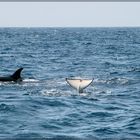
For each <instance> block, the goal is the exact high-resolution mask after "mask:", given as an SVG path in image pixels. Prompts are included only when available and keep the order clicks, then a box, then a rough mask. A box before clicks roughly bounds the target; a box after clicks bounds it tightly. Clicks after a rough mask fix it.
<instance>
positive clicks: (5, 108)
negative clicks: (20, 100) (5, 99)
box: [0, 103, 15, 112]
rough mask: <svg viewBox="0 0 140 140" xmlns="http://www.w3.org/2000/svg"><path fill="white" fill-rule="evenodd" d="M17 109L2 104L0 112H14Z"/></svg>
mask: <svg viewBox="0 0 140 140" xmlns="http://www.w3.org/2000/svg"><path fill="white" fill-rule="evenodd" d="M14 109H15V106H14V105H7V104H4V103H2V104H0V112H8V111H13V110H14Z"/></svg>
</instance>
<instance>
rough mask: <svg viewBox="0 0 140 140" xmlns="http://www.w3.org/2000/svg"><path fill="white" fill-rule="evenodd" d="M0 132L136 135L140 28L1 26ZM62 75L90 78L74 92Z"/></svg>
mask: <svg viewBox="0 0 140 140" xmlns="http://www.w3.org/2000/svg"><path fill="white" fill-rule="evenodd" d="M19 67H23V68H24V69H23V71H22V74H21V75H22V77H23V78H24V79H23V82H22V83H19V84H17V83H2V82H0V138H56V139H64V138H65V139H84V140H85V139H93V138H97V139H98V138H99V139H101V138H118V139H119V138H120V139H122V138H140V28H0V76H3V75H10V74H12V73H13V72H14V71H15V70H16V69H18V68H19ZM67 77H81V78H89V79H91V78H94V80H93V83H92V84H91V85H90V86H89V87H87V88H86V89H85V90H84V93H83V94H79V93H77V91H76V90H74V89H73V88H71V87H70V86H69V85H68V84H67V83H66V81H65V78H67Z"/></svg>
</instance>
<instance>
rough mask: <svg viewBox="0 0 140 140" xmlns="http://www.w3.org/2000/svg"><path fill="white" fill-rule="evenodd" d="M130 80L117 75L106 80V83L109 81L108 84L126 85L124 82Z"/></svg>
mask: <svg viewBox="0 0 140 140" xmlns="http://www.w3.org/2000/svg"><path fill="white" fill-rule="evenodd" d="M128 82H129V80H128V79H126V78H116V77H115V78H111V79H108V80H106V83H107V84H119V85H124V84H127V83H128Z"/></svg>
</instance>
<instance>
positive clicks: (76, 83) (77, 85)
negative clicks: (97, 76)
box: [66, 78, 93, 93]
mask: <svg viewBox="0 0 140 140" xmlns="http://www.w3.org/2000/svg"><path fill="white" fill-rule="evenodd" d="M92 81H93V79H91V80H89V79H69V78H66V82H67V83H68V84H69V85H70V86H71V87H73V88H74V89H76V90H77V91H78V92H79V93H83V89H85V88H86V87H88V86H89V85H90V84H91V83H92Z"/></svg>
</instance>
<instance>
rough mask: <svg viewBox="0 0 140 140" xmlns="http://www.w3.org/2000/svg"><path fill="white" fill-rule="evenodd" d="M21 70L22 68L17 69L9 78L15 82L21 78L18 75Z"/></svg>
mask: <svg viewBox="0 0 140 140" xmlns="http://www.w3.org/2000/svg"><path fill="white" fill-rule="evenodd" d="M22 70H23V68H19V69H18V70H16V72H15V73H14V74H13V75H11V77H12V78H13V79H14V81H17V80H18V79H20V78H21V76H20V73H21V71H22Z"/></svg>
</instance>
